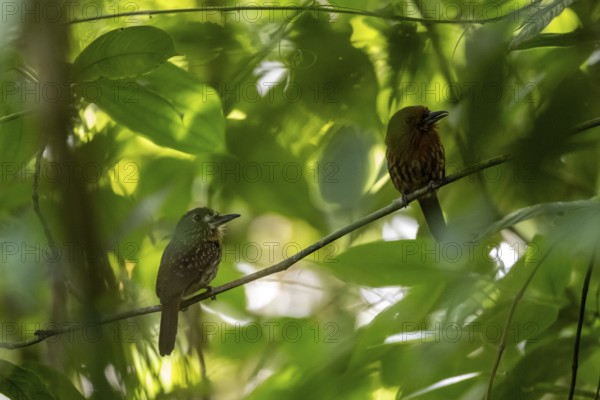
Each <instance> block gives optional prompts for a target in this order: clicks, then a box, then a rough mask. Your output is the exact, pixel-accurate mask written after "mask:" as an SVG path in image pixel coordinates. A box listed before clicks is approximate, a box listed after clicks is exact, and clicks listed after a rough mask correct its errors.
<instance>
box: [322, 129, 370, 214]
mask: <svg viewBox="0 0 600 400" xmlns="http://www.w3.org/2000/svg"><path fill="white" fill-rule="evenodd" d="M333 130H334V132H332V133H330V134H329V135H330V137H329V138H328V139H329V141H328V142H327V144H326V145H325V149H324V150H323V154H322V155H321V158H320V160H319V164H318V168H319V174H320V175H322V176H320V179H319V188H320V190H321V195H322V196H323V198H324V199H325V200H326V201H328V202H330V203H334V204H339V205H341V206H343V207H352V206H353V205H355V204H357V203H359V202H360V201H361V199H362V196H363V194H364V192H365V191H366V190H367V189H368V188H369V186H370V185H369V184H370V183H371V182H369V178H371V175H372V168H371V167H372V166H373V165H374V164H375V161H374V160H373V159H372V157H371V154H370V152H371V150H372V147H373V145H374V143H373V137H372V136H371V135H369V134H368V133H367V132H362V131H360V130H359V128H358V127H357V126H349V125H344V126H341V127H334V128H333Z"/></svg>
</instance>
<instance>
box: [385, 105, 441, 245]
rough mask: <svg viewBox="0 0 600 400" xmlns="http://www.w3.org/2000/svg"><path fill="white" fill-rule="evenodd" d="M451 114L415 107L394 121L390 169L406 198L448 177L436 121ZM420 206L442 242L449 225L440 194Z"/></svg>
mask: <svg viewBox="0 0 600 400" xmlns="http://www.w3.org/2000/svg"><path fill="white" fill-rule="evenodd" d="M447 115H448V112H447V111H434V112H432V111H429V109H428V108H427V107H423V106H412V107H405V108H403V109H401V110H400V111H398V112H396V113H395V114H394V115H393V116H392V118H391V119H390V122H389V123H388V127H387V133H386V136H385V144H386V146H387V151H386V157H387V163H388V170H389V173H390V178H391V179H392V182H393V183H394V186H395V187H396V189H398V191H399V192H400V193H401V194H402V196H406V195H407V194H409V193H412V192H414V191H415V190H417V189H419V188H421V187H423V186H426V185H427V184H429V183H430V182H432V181H435V180H439V179H442V178H443V177H444V176H445V162H446V158H445V156H444V147H443V146H442V143H441V141H440V137H439V135H438V133H437V130H436V122H437V121H439V120H440V119H442V118H444V117H446V116H447ZM419 204H420V205H421V209H422V210H423V214H424V215H425V220H426V221H427V225H429V230H430V231H431V233H432V235H433V237H434V238H435V239H436V240H437V241H441V240H442V239H443V237H444V234H445V231H446V222H445V221H444V215H443V214H442V209H441V208H440V202H439V201H438V198H437V195H436V194H435V192H434V193H430V194H427V195H425V196H423V197H421V198H419Z"/></svg>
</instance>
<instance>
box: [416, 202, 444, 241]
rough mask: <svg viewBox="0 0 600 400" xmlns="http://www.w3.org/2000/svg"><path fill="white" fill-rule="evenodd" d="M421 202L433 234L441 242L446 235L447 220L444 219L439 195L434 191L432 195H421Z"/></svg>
mask: <svg viewBox="0 0 600 400" xmlns="http://www.w3.org/2000/svg"><path fill="white" fill-rule="evenodd" d="M419 204H420V205H421V210H423V215H424V216H425V221H427V225H428V226H429V230H430V231H431V234H432V235H433V237H434V238H435V240H437V241H438V242H441V241H442V240H444V236H445V235H446V221H445V220H444V214H442V208H441V207H440V202H439V200H438V198H437V195H436V194H435V193H432V194H431V195H430V196H427V197H421V198H420V199H419Z"/></svg>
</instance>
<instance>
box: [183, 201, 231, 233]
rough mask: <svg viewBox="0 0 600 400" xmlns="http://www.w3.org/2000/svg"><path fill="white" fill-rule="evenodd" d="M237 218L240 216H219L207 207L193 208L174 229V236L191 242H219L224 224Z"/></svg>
mask: <svg viewBox="0 0 600 400" xmlns="http://www.w3.org/2000/svg"><path fill="white" fill-rule="evenodd" d="M239 216H240V214H225V215H219V213H217V212H216V211H215V210H212V209H210V208H207V207H200V208H194V209H193V210H191V211H188V212H187V213H185V214H184V215H183V217H181V219H180V220H179V222H178V223H177V227H176V228H175V236H176V237H184V238H192V240H220V239H221V238H222V237H223V233H224V228H225V226H224V225H225V223H227V222H229V221H231V220H232V219H234V218H237V217H239Z"/></svg>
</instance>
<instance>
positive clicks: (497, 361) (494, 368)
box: [485, 246, 554, 400]
mask: <svg viewBox="0 0 600 400" xmlns="http://www.w3.org/2000/svg"><path fill="white" fill-rule="evenodd" d="M553 248H554V246H550V247H549V249H548V251H547V252H546V254H544V255H543V256H542V258H541V259H540V261H539V262H538V263H537V264H536V265H535V267H534V268H533V271H531V274H529V276H528V277H527V280H526V281H525V283H524V284H523V286H522V287H521V289H519V291H518V292H517V295H516V296H515V298H514V299H513V301H512V304H511V305H510V309H509V310H508V315H507V316H506V321H505V322H504V326H503V327H502V336H501V337H500V344H499V345H498V351H497V353H496V359H495V360H494V365H493V366H492V372H491V374H490V379H489V381H488V386H487V393H486V395H485V399H486V400H492V389H493V388H494V379H495V378H496V373H497V372H498V367H499V366H500V360H501V359H502V354H503V353H504V349H505V348H506V340H507V339H508V331H509V326H510V324H511V323H512V319H513V317H514V315H515V311H516V309H517V305H518V304H519V302H520V301H521V298H522V297H523V295H524V294H525V291H526V290H527V287H528V286H529V284H530V283H531V281H532V280H533V277H534V276H535V274H536V273H537V271H538V270H539V269H540V266H541V265H542V264H543V262H544V260H545V259H546V258H547V257H548V255H550V253H551V252H552V249H553Z"/></svg>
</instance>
